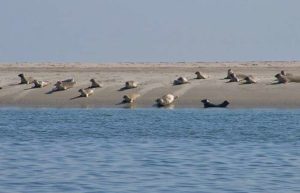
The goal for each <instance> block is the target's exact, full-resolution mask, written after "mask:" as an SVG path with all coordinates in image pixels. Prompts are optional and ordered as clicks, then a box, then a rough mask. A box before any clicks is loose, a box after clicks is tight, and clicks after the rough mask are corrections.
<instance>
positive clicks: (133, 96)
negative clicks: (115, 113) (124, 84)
mask: <svg viewBox="0 0 300 193" xmlns="http://www.w3.org/2000/svg"><path fill="white" fill-rule="evenodd" d="M140 96H141V95H140V94H138V93H133V94H128V95H124V96H123V101H122V103H133V102H135V100H136V99H137V98H138V97H140Z"/></svg>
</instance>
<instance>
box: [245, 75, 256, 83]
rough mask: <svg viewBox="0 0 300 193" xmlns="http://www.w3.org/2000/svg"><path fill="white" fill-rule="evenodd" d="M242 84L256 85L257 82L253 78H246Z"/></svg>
mask: <svg viewBox="0 0 300 193" xmlns="http://www.w3.org/2000/svg"><path fill="white" fill-rule="evenodd" d="M244 80H245V82H244V84H256V83H257V80H256V79H255V78H254V77H253V76H251V75H250V76H247V77H246V78H245V79H244Z"/></svg>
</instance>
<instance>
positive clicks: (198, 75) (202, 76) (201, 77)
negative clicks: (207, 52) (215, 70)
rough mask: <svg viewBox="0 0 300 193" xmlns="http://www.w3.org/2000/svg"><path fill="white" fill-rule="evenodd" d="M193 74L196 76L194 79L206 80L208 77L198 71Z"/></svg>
mask: <svg viewBox="0 0 300 193" xmlns="http://www.w3.org/2000/svg"><path fill="white" fill-rule="evenodd" d="M195 74H196V75H197V77H196V79H207V78H208V76H207V75H206V74H203V73H201V72H199V71H197V72H195Z"/></svg>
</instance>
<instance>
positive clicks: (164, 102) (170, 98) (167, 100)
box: [156, 94, 178, 107]
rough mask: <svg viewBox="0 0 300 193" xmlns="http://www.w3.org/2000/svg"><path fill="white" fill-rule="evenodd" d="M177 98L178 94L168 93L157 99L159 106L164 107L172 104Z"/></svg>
mask: <svg viewBox="0 0 300 193" xmlns="http://www.w3.org/2000/svg"><path fill="white" fill-rule="evenodd" d="M176 99H178V96H174V95H173V94H166V95H164V96H162V97H161V98H158V99H156V104H157V106H158V107H164V106H168V105H171V104H172V103H174V101H175V100H176Z"/></svg>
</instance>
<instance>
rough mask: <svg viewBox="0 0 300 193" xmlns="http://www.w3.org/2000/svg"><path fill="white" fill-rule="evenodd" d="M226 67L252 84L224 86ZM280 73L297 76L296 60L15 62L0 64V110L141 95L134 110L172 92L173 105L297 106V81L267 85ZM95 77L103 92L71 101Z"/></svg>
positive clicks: (98, 103) (102, 102) (113, 103)
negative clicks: (65, 86) (62, 84)
mask: <svg viewBox="0 0 300 193" xmlns="http://www.w3.org/2000/svg"><path fill="white" fill-rule="evenodd" d="M228 68H232V69H233V70H234V71H235V72H238V73H244V74H249V75H253V76H255V77H257V78H258V83H257V84H251V85H241V84H240V83H226V82H227V81H228V80H224V79H223V78H224V77H225V76H226V73H227V70H228ZM281 70H285V71H286V72H288V73H293V74H295V75H300V62H296V61H292V62H219V63H205V62H203V63H202V62H195V63H183V62H180V63H112V64H92V63H90V64H85V63H67V64H64V63H14V64H0V87H2V89H0V106H2V107H6V106H16V107H84V108H86V107H117V108H123V107H129V106H128V105H126V104H125V105H124V104H122V105H120V104H118V103H120V102H121V100H122V96H123V95H124V94H128V93H132V92H137V93H140V94H141V97H140V98H138V99H137V101H136V103H135V104H134V105H133V106H134V107H138V108H144V107H153V105H154V101H155V99H157V98H158V97H160V96H162V95H164V94H167V93H173V94H175V95H177V96H179V99H178V100H177V101H176V102H175V107H179V108H190V107H192V108H202V107H203V105H202V104H201V102H200V101H201V99H205V98H207V99H210V100H211V101H212V102H215V103H220V102H223V100H228V101H229V102H230V105H229V107H230V108H258V107H262V108H268V107H271V108H300V83H288V84H272V82H274V80H275V78H274V75H275V74H276V73H279V72H280V71H281ZM196 71H201V72H204V73H206V74H208V75H209V78H208V79H206V80H196V79H194V78H195V77H196V75H195V74H194V73H195V72H196ZM19 73H24V74H25V75H27V76H32V77H34V78H36V79H38V80H47V81H50V82H51V85H50V86H47V87H45V88H37V89H31V87H32V85H18V83H19V82H20V79H19V77H18V76H17V75H18V74H19ZM179 76H185V77H187V78H189V79H191V84H185V85H179V86H173V85H172V82H173V80H174V79H176V78H178V77H179ZM67 78H75V80H76V81H77V84H76V86H75V87H74V88H72V89H70V90H66V91H59V92H53V93H52V94H47V93H48V92H49V91H51V90H52V88H53V84H55V82H56V81H57V80H63V79H67ZM91 78H95V79H96V80H99V81H100V82H101V83H102V84H103V88H98V89H96V90H95V94H94V95H92V96H91V97H89V98H76V99H72V98H74V97H77V96H79V92H78V89H80V88H85V87H88V86H89V85H90V82H89V80H90V79H91ZM128 80H136V81H138V82H139V83H140V86H139V88H136V89H130V90H124V91H119V89H120V88H121V87H123V86H124V83H125V81H128Z"/></svg>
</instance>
